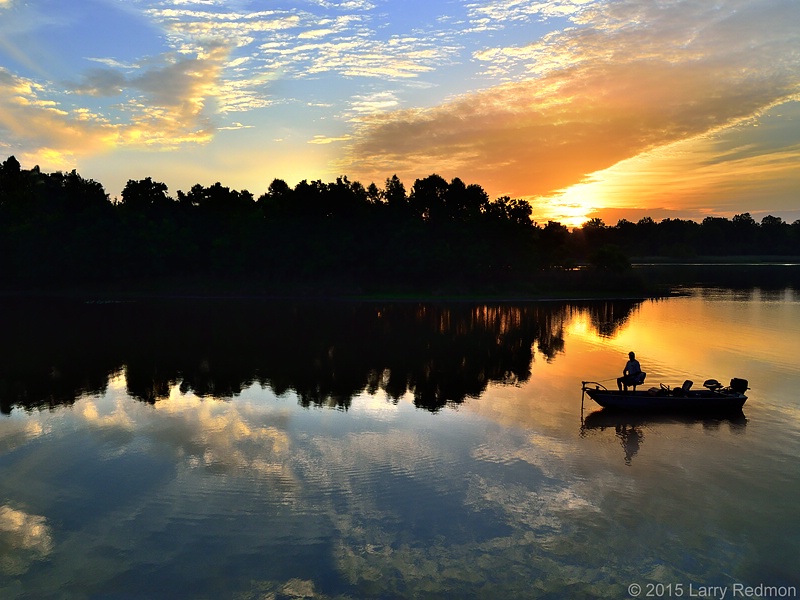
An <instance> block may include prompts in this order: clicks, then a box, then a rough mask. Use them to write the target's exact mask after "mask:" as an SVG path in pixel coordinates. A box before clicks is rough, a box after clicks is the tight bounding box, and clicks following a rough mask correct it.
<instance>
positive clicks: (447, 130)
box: [342, 0, 800, 196]
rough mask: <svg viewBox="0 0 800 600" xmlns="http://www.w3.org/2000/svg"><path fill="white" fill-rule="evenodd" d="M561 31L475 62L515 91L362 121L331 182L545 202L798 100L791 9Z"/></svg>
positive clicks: (661, 13)
mask: <svg viewBox="0 0 800 600" xmlns="http://www.w3.org/2000/svg"><path fill="white" fill-rule="evenodd" d="M573 20H574V21H575V23H576V24H577V25H578V27H575V28H572V29H568V30H565V31H562V32H559V33H555V34H552V35H550V36H548V37H546V38H544V39H543V40H541V41H539V42H537V43H535V44H531V45H530V46H527V47H524V48H511V49H496V50H495V51H484V52H482V53H478V54H476V58H479V59H480V58H485V57H491V58H492V60H493V65H494V67H493V68H494V69H495V74H497V69H508V71H509V72H511V71H512V70H513V69H515V68H516V69H519V68H520V66H523V67H524V68H525V69H527V72H528V75H527V78H525V79H523V80H521V81H514V82H510V83H506V84H504V85H500V86H496V87H493V88H490V89H487V90H484V91H481V92H478V93H474V94H468V95H465V96H462V97H459V98H456V99H454V100H453V101H451V102H448V103H446V104H443V105H441V106H438V107H434V108H430V109H419V110H404V111H394V112H389V113H384V114H382V115H377V116H370V117H368V118H364V119H362V121H361V124H360V127H359V128H358V129H357V131H356V135H355V138H354V142H353V144H352V145H351V148H350V154H349V156H348V157H347V161H346V164H344V165H342V170H343V171H346V172H356V173H357V174H358V176H359V177H362V178H365V179H370V178H371V179H376V180H381V179H382V178H385V177H386V176H387V174H391V173H398V175H400V176H401V177H404V178H413V177H418V176H422V175H426V174H429V173H431V172H433V171H436V172H440V173H442V174H448V175H452V176H456V175H458V176H463V174H465V173H468V174H469V176H470V178H472V179H474V180H476V181H479V182H481V183H482V184H483V185H485V186H486V187H488V188H489V189H490V190H493V191H497V192H498V193H509V194H512V195H518V196H537V195H547V194H551V193H553V192H555V191H556V190H560V189H564V188H566V187H568V186H570V185H573V184H575V183H578V182H580V181H582V180H584V178H585V177H586V176H587V175H589V174H590V173H594V172H597V171H600V170H603V169H607V168H609V167H611V166H612V165H614V164H616V163H618V162H620V161H622V160H625V159H629V158H631V157H634V156H637V155H639V154H641V153H643V152H646V151H650V150H653V149H655V148H659V147H663V146H666V145H669V144H673V143H675V142H678V141H681V140H686V139H691V138H694V137H697V136H701V135H704V134H708V133H709V132H713V131H719V130H721V129H723V128H725V127H730V126H732V125H736V124H738V123H740V122H742V121H743V120H745V119H748V118H751V117H753V116H754V115H757V114H758V113H759V112H760V111H763V110H764V109H766V108H768V107H770V106H774V105H776V104H779V103H781V102H785V101H787V100H789V99H791V98H792V97H794V96H795V95H796V94H797V93H798V90H800V69H798V67H800V56H798V55H797V53H796V52H795V51H794V50H793V48H796V47H797V46H798V44H800V30H798V28H797V27H796V26H795V25H793V24H795V23H797V22H800V4H797V3H787V2H780V1H778V0H775V1H770V2H758V3H754V2H745V1H738V2H734V1H731V2H718V3H715V4H714V5H713V6H712V5H710V4H706V3H695V2H679V1H673V2H659V3H653V2H651V1H649V0H638V1H630V2H624V3H597V4H595V5H593V6H590V7H587V8H586V9H584V10H582V11H580V12H578V14H577V16H575V17H574V19H573ZM503 61H506V62H505V63H504V62H503Z"/></svg>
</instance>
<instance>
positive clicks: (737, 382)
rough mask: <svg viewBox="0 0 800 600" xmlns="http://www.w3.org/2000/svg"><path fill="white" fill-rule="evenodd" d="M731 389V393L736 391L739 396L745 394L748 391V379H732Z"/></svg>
mask: <svg viewBox="0 0 800 600" xmlns="http://www.w3.org/2000/svg"><path fill="white" fill-rule="evenodd" d="M730 388H731V391H734V392H736V393H737V394H744V393H745V392H746V391H747V379H737V378H736V377H734V378H733V379H731V385H730Z"/></svg>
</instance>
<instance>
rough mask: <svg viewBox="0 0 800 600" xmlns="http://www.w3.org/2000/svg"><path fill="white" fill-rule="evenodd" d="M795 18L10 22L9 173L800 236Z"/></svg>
mask: <svg viewBox="0 0 800 600" xmlns="http://www.w3.org/2000/svg"><path fill="white" fill-rule="evenodd" d="M798 47H800V3H797V2H796V1H795V0H719V1H717V2H713V3H712V2H698V1H696V0H691V1H690V0H664V1H661V2H652V1H651V0H539V1H534V0H530V1H526V0H470V1H467V2H452V1H447V0H425V1H422V0H403V1H402V2H401V1H399V0H350V1H338V2H337V1H332V0H331V1H328V0H290V1H287V2H281V3H268V4H265V3H263V2H256V1H254V0H196V1H191V0H160V1H155V0H78V1H76V2H70V3H64V2H61V1H60V0H24V1H23V0H0V157H2V158H3V159H5V157H7V156H8V155H12V154H13V155H15V156H16V157H17V158H18V159H19V160H20V161H21V163H22V165H23V167H25V168H31V167H33V166H34V165H36V164H38V165H40V167H41V168H42V169H45V170H56V169H60V170H71V169H73V168H74V169H77V170H78V171H79V172H80V173H81V174H82V175H83V176H84V177H88V178H93V179H96V180H98V181H100V182H101V183H103V185H104V186H105V187H106V191H107V192H108V193H109V194H111V195H112V196H118V195H119V193H120V191H121V190H122V187H123V186H124V184H125V182H126V181H127V180H128V179H138V178H144V177H153V178H154V179H156V180H159V181H163V182H164V183H166V184H167V185H168V186H169V188H170V192H171V193H173V194H174V193H175V192H176V191H177V190H179V189H183V190H187V189H189V188H190V187H191V186H192V185H194V184H195V183H201V184H203V185H211V184H212V183H214V182H216V181H220V182H222V183H223V185H226V186H229V187H232V188H235V189H248V190H250V191H252V192H253V193H254V194H256V195H258V194H260V193H262V192H264V191H266V188H267V186H268V185H269V183H270V182H271V181H272V179H274V178H276V177H279V178H282V179H285V180H286V181H287V182H289V183H290V184H294V183H296V182H297V181H299V180H301V179H309V180H310V179H323V180H332V179H333V178H335V177H336V176H338V175H342V174H346V175H348V176H349V177H350V178H351V179H357V180H360V181H362V182H363V183H365V184H367V183H369V182H371V181H375V182H376V183H378V184H379V185H381V184H382V183H383V182H384V180H385V179H386V178H387V177H390V176H392V175H393V174H397V175H398V176H400V178H401V179H402V180H403V181H404V182H405V183H406V186H407V187H410V186H411V184H412V183H413V180H414V179H415V178H418V177H425V176H427V175H429V174H431V173H434V172H436V173H439V174H441V175H442V176H444V177H446V178H448V179H450V178H453V177H461V178H462V179H465V180H468V182H470V183H479V184H481V185H483V186H484V188H486V189H487V191H488V192H489V193H490V195H491V196H493V197H496V196H499V195H503V194H508V195H511V196H514V197H522V198H527V199H529V200H531V201H532V203H533V205H534V208H535V211H534V212H535V217H536V219H537V220H538V221H540V222H542V221H546V220H548V219H556V220H561V221H562V222H565V223H569V224H579V223H580V222H581V221H582V220H584V219H586V218H589V217H595V216H600V217H601V218H604V220H605V221H606V222H607V223H609V224H614V223H615V222H616V220H617V219H618V218H628V219H629V220H637V219H638V218H641V216H645V215H647V216H653V217H654V218H664V217H667V216H669V217H672V218H693V219H702V218H703V217H704V216H707V215H722V216H732V215H734V214H738V213H742V212H750V213H751V214H753V215H757V216H763V215H766V214H774V215H777V216H783V217H784V218H785V219H786V220H789V221H792V220H794V219H796V218H798V217H800V214H799V213H798V212H797V208H796V198H797V192H798V190H800V173H799V172H798V169H796V168H793V166H794V165H796V164H797V155H798V151H799V150H800V119H798V116H800V104H798V97H799V96H798V95H799V94H800V54H798V52H797V50H796V49H797V48H798Z"/></svg>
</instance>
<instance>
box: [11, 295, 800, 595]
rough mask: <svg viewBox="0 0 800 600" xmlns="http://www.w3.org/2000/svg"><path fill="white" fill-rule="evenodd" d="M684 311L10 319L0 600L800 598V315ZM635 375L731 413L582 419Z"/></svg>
mask: <svg viewBox="0 0 800 600" xmlns="http://www.w3.org/2000/svg"><path fill="white" fill-rule="evenodd" d="M686 291H687V292H688V295H687V296H685V297H680V298H671V299H667V300H661V301H645V302H641V303H637V302H616V303H611V302H603V303H594V304H592V303H581V304H574V303H572V304H565V303H541V304H530V305H523V306H511V305H490V306H485V305H474V306H473V305H468V304H459V305H437V304H427V305H420V304H411V303H406V304H394V305H392V304H374V305H373V304H357V305H351V304H333V305H327V306H320V305H313V304H297V305H293V306H287V305H281V304H268V303H255V302H249V303H248V302H238V303H233V304H231V303H228V304H226V303H211V302H174V303H166V302H165V303H160V304H154V305H148V304H143V303H131V304H74V305H69V304H60V305H56V306H53V305H51V304H41V305H36V304H33V305H31V303H25V304H20V303H17V304H7V305H5V306H4V307H3V316H2V317H1V318H0V319H1V320H2V331H3V337H4V339H3V342H4V344H3V349H2V357H1V358H2V363H1V364H0V402H1V403H2V404H1V406H0V408H2V411H3V413H4V414H3V415H0V597H2V598H8V599H11V598H31V599H33V598H36V599H40V598H171V599H172V598H236V599H250V598H253V599H255V598H259V599H262V598H401V597H408V598H411V597H413V598H442V597H453V598H465V597H476V598H478V597H480V598H520V597H525V598H564V597H570V598H594V597H601V598H628V597H631V596H630V594H629V586H630V585H631V584H639V585H641V586H642V597H645V594H646V593H647V592H648V590H649V591H651V592H660V596H661V597H665V596H668V595H669V594H668V590H665V589H663V588H655V587H653V585H655V584H662V585H664V586H670V585H671V586H673V588H672V589H673V590H676V589H678V588H677V587H676V586H682V587H681V588H680V590H681V594H682V595H683V597H688V596H689V593H690V591H691V592H692V593H694V594H695V595H697V594H699V593H701V592H702V591H710V588H708V586H722V587H723V588H724V589H726V590H727V596H726V597H727V598H730V597H732V594H733V593H734V591H736V590H744V588H741V587H734V586H737V585H738V586H751V587H756V586H759V585H766V586H787V587H786V588H785V590H784V591H786V592H787V593H788V594H789V597H796V596H797V594H798V592H797V591H796V590H797V589H798V588H800V575H798V569H797V565H798V556H800V511H799V510H798V498H800V466H798V456H800V418H799V417H800V398H799V397H798V395H797V393H796V390H797V389H798V387H800V366H798V356H800V292H797V291H793V289H792V288H781V289H770V290H760V289H741V288H740V289H730V288H689V289H687V290H686ZM629 350H635V351H636V353H637V357H638V358H639V359H640V361H641V362H642V366H643V368H644V370H646V371H647V373H648V383H649V384H651V385H657V384H658V383H659V382H664V383H667V384H670V385H678V384H680V383H682V382H683V380H684V379H687V378H689V379H692V380H694V381H695V385H700V384H701V383H702V381H704V380H705V379H708V378H716V379H719V380H720V381H723V382H726V383H727V381H728V380H729V379H730V378H732V377H742V378H745V379H748V380H749V382H750V386H751V388H752V389H751V391H750V393H749V397H750V399H749V400H748V402H747V404H746V405H745V409H744V413H743V414H741V415H735V416H732V417H727V418H719V419H713V418H706V419H699V420H691V419H688V420H687V419H680V418H674V417H669V416H664V415H661V416H658V415H657V416H652V417H648V418H642V417H636V416H635V415H627V416H626V415H622V416H609V415H608V414H605V413H602V412H600V411H599V407H597V406H595V405H594V404H593V403H592V401H591V400H589V399H587V400H586V404H585V407H584V410H583V412H582V410H581V393H580V385H581V384H580V382H581V381H582V380H606V379H610V378H615V377H616V376H617V375H618V374H619V371H621V369H622V367H623V365H624V363H625V360H626V355H627V352H628V351H629ZM608 383H611V382H608ZM648 585H650V587H649V588H648ZM690 585H691V586H692V587H691V588H690V587H689V586H690ZM788 586H795V587H794V590H793V589H792V588H791V587H788ZM761 591H762V592H763V589H762V590H761ZM758 593H759V592H758V590H756V591H755V595H758ZM792 594H794V595H792ZM679 595H680V594H677V593H676V594H674V595H673V597H678V596H679ZM753 595H754V594H753V593H747V592H746V590H744V591H742V593H741V594H740V595H739V596H738V597H748V596H753ZM761 595H762V596H764V597H769V596H765V595H764V594H763V593H762V594H761ZM650 597H654V596H652V595H651V596H650ZM717 597H719V593H718V595H717Z"/></svg>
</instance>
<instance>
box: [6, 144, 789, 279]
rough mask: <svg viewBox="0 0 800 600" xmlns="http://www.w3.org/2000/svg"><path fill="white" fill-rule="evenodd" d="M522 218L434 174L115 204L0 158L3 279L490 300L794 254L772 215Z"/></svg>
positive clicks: (149, 188) (199, 190)
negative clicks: (699, 261)
mask: <svg viewBox="0 0 800 600" xmlns="http://www.w3.org/2000/svg"><path fill="white" fill-rule="evenodd" d="M531 214H532V210H531V206H530V204H529V203H528V202H527V201H525V200H519V199H513V198H510V197H507V196H504V197H501V198H497V199H495V200H490V198H489V196H488V194H487V193H486V192H485V191H484V190H483V188H482V187H481V186H480V185H477V184H466V183H464V182H463V181H462V180H461V179H459V178H455V179H453V180H452V181H450V182H448V181H446V180H445V179H444V178H442V177H441V176H439V175H436V174H433V175H430V176H428V177H426V178H424V179H417V180H416V181H415V182H414V184H413V186H412V187H411V189H410V190H407V189H406V187H405V185H404V184H403V183H402V182H401V181H400V180H399V179H398V178H397V176H393V177H391V178H389V179H387V180H386V181H385V184H384V186H383V187H382V188H379V187H378V186H377V185H375V184H374V183H372V184H370V185H369V186H367V187H365V186H363V185H362V184H361V183H359V182H357V181H351V180H349V179H348V178H347V177H345V176H343V177H339V178H337V179H336V180H335V181H334V182H330V183H324V182H322V181H319V180H317V181H311V182H309V181H307V180H303V181H301V182H300V183H298V184H297V185H296V186H294V187H291V186H289V185H288V184H287V183H286V182H285V181H283V180H280V179H275V180H274V181H273V182H272V183H271V184H270V185H269V187H268V189H267V191H266V192H265V193H263V194H262V195H260V196H259V197H257V198H256V197H255V196H254V195H253V194H252V193H251V192H249V191H247V190H242V191H237V190H234V189H230V188H228V187H224V186H223V185H221V184H220V183H215V184H214V185H211V186H208V187H206V186H202V185H200V184H197V185H195V186H193V187H192V188H191V189H190V190H189V191H188V192H184V191H178V192H177V194H176V196H174V197H173V196H170V194H169V191H168V188H167V186H166V185H165V184H164V183H161V182H158V181H154V180H153V179H151V178H149V177H148V178H145V179H141V180H129V181H128V182H127V183H126V185H125V187H124V189H123V190H122V193H121V198H120V199H118V200H117V199H115V200H113V201H112V200H111V199H110V197H109V195H108V194H107V193H106V191H105V190H104V188H103V186H102V184H100V183H99V182H96V181H94V180H91V179H84V178H83V177H81V176H80V175H79V174H78V173H77V172H76V171H74V170H73V171H71V172H69V173H63V172H60V171H57V172H54V173H44V172H42V171H41V170H40V169H39V168H38V167H34V168H33V169H30V170H26V169H22V167H21V165H20V164H19V162H18V161H17V160H16V159H15V158H14V157H13V156H12V157H9V158H8V159H7V160H6V161H4V162H3V163H2V164H0V284H2V285H3V286H4V287H6V288H9V287H11V288H14V287H19V288H50V287H54V286H56V287H57V286H83V285H106V284H108V285H128V286H130V285H135V284H137V283H141V282H159V281H165V282H166V281H169V282H172V283H171V285H175V282H187V285H192V283H191V282H195V284H197V282H202V284H203V285H209V284H210V283H213V282H217V283H219V284H220V286H223V287H224V284H225V283H226V282H227V283H230V282H238V283H240V284H241V283H242V282H248V284H247V285H248V286H249V289H251V290H253V291H256V290H262V291H264V290H272V291H274V290H276V289H281V287H282V286H284V287H286V286H288V288H291V289H295V290H296V289H303V287H304V286H306V287H307V288H308V289H309V290H310V289H312V288H320V287H321V288H330V287H331V286H333V287H335V288H336V289H337V290H350V291H367V292H369V291H380V290H393V291H402V290H409V291H414V290H417V291H418V290H428V291H430V290H436V289H437V288H440V287H444V288H445V289H446V290H450V291H474V290H503V289H508V288H511V287H517V288H520V286H521V287H522V288H526V286H527V288H536V287H537V286H539V287H541V285H542V284H543V282H544V283H546V282H548V281H549V280H548V277H553V276H554V275H553V274H554V273H558V272H565V271H567V270H569V269H571V268H572V267H574V266H575V265H577V264H580V263H584V264H588V265H590V266H591V267H593V268H594V270H595V271H597V272H600V273H602V274H603V281H606V280H607V278H608V277H609V275H610V274H617V275H619V274H621V273H624V272H625V271H626V269H628V268H629V266H630V261H629V259H628V257H629V256H635V255H669V256H672V255H680V256H689V255H693V254H737V253H753V252H759V253H761V252H769V253H794V252H796V249H797V248H798V241H799V240H800V222H795V223H792V224H791V225H789V224H787V223H784V222H783V221H782V220H781V219H780V218H776V217H767V218H765V219H764V220H762V222H761V224H757V223H755V221H753V220H752V218H750V216H749V215H737V216H736V217H734V219H733V221H729V220H728V219H724V218H711V217H709V218H707V219H706V220H704V221H703V222H702V223H694V222H692V221H681V220H676V219H673V220H669V219H667V220H665V221H662V222H661V223H655V222H654V221H653V220H652V219H642V220H641V221H639V222H638V223H630V222H627V221H620V222H619V223H618V224H617V225H616V226H615V227H609V226H606V225H605V224H604V223H603V222H602V221H600V220H598V219H594V220H591V221H589V222H587V223H586V224H585V225H584V226H583V227H582V228H579V229H575V230H572V231H570V230H569V229H568V228H567V227H566V226H564V225H562V224H561V223H558V222H554V221H550V222H548V223H547V224H545V225H539V224H537V223H536V222H534V221H533V220H532V219H531ZM597 281H598V282H599V281H601V279H597ZM584 283H585V282H584ZM618 283H619V282H618Z"/></svg>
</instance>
